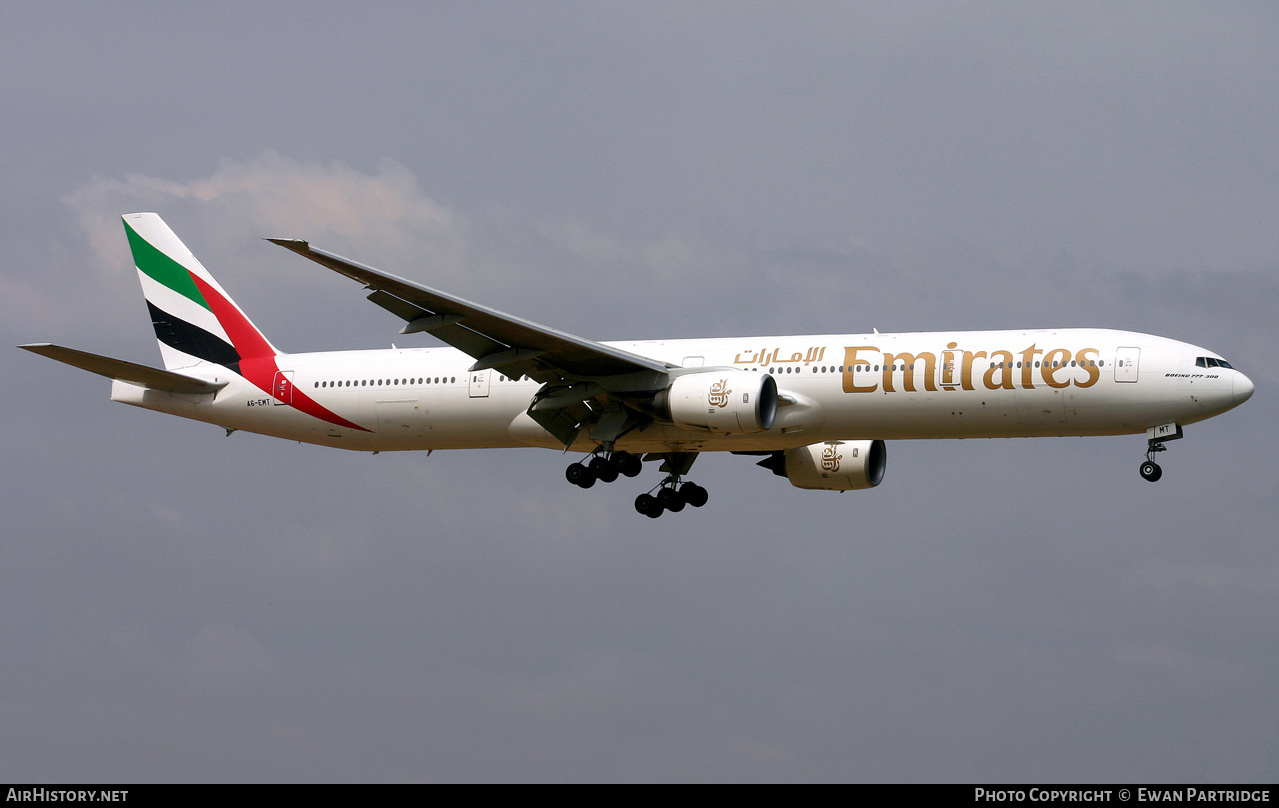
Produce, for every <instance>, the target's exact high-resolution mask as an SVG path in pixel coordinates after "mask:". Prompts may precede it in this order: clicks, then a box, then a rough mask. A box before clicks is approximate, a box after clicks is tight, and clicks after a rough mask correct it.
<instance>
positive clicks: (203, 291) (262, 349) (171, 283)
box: [123, 213, 279, 373]
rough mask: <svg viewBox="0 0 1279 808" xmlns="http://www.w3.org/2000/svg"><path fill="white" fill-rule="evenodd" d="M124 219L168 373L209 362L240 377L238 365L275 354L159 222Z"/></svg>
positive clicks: (137, 216) (138, 216) (149, 217)
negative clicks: (225, 368) (228, 369)
mask: <svg viewBox="0 0 1279 808" xmlns="http://www.w3.org/2000/svg"><path fill="white" fill-rule="evenodd" d="M123 218H124V232H125V233H126V234H127V235H128V237H129V247H130V249H132V251H133V263H134V264H135V265H136V266H137V268H138V280H140V281H141V282H142V294H143V295H144V296H145V297H146V299H147V309H148V310H149V311H150V312H151V322H152V324H153V325H154V326H155V336H156V338H157V339H158V340H159V341H160V353H161V355H162V356H163V357H164V366H165V367H166V368H167V369H169V370H175V369H177V368H186V367H191V366H192V365H198V364H200V363H201V362H211V363H213V364H216V365H222V366H224V367H227V368H230V369H231V370H232V371H235V372H237V373H240V372H241V370H240V363H241V362H243V361H245V360H260V359H268V358H273V357H275V355H276V354H278V353H279V351H277V350H276V349H275V348H274V346H272V345H271V343H270V342H268V341H267V339H266V337H265V336H263V335H262V332H261V331H259V330H258V329H257V327H256V326H254V325H253V323H252V322H250V321H249V318H248V317H247V316H245V314H244V312H243V311H241V310H240V307H239V306H237V305H236V304H235V301H233V300H232V299H231V297H230V296H229V295H228V294H227V293H226V292H224V291H223V290H222V287H221V286H219V285H218V282H217V281H216V280H214V279H213V276H212V275H210V274H209V272H208V270H206V269H205V268H204V267H203V266H202V265H201V264H200V262H199V261H198V260H196V257H195V256H194V255H192V254H191V251H190V250H188V249H187V247H186V245H185V244H183V243H182V241H181V240H180V239H179V238H178V237H177V235H175V234H174V232H173V231H172V230H170V229H169V226H168V225H167V224H165V223H164V220H163V219H161V218H160V217H159V216H157V215H156V214H154V213H130V214H127V215H125V216H124V217H123Z"/></svg>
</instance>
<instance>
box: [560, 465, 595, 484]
mask: <svg viewBox="0 0 1279 808" xmlns="http://www.w3.org/2000/svg"><path fill="white" fill-rule="evenodd" d="M564 477H565V479H567V480H568V481H569V482H570V483H572V484H573V485H576V486H577V487H578V488H590V487H591V486H592V485H595V475H594V474H593V473H592V472H591V470H590V469H589V468H587V467H586V466H583V465H582V464H581V463H574V464H573V465H571V466H569V467H568V468H566V469H564Z"/></svg>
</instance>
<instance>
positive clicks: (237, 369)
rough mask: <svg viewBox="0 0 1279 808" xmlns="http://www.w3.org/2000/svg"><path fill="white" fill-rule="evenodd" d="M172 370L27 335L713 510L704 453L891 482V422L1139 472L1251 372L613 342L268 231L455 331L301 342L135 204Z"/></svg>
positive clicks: (118, 367) (310, 412) (392, 442)
mask: <svg viewBox="0 0 1279 808" xmlns="http://www.w3.org/2000/svg"><path fill="white" fill-rule="evenodd" d="M123 220H124V229H125V234H126V236H127V238H128V241H129V246H130V248H131V250H132V253H133V260H134V263H135V265H136V267H137V270H138V278H139V280H140V282H141V284H142V291H143V296H144V297H145V299H146V304H147V308H148V310H149V311H150V315H151V322H152V325H153V326H154V328H155V334H156V337H157V339H158V341H159V344H160V353H161V356H162V358H163V361H164V369H159V368H153V367H149V366H146V365H140V364H136V363H133V362H127V361H124V360H120V359H112V358H109V357H105V356H99V355H97V354H92V353H87V352H84V351H79V350H74V349H71V348H65V347H61V346H58V345H53V344H49V343H37V344H29V345H21V346H18V347H21V348H24V349H26V350H28V351H31V352H33V353H36V354H40V355H42V356H46V357H48V358H50V359H56V360H58V361H59V362H64V363H66V364H69V365H73V366H75V367H78V368H82V369H84V370H88V371H91V372H93V373H96V374H99V375H101V376H105V377H107V378H109V379H111V380H112V381H111V399H112V400H113V401H119V402H123V403H125V404H131V405H134V406H137V407H143V408H145V409H149V410H157V411H159V412H165V413H169V414H171V415H177V416H180V417H183V418H190V419H193V420H197V421H207V422H209V423H212V424H216V425H218V426H220V427H222V428H224V429H225V430H226V433H227V435H231V434H232V433H233V432H236V431H239V430H242V431H245V432H254V433H258V434H262V435H270V436H274V437H278V438H285V439H288V440H296V441H301V442H305V443H313V444H318V445H321V446H331V447H335V448H340V449H349V450H354V451H368V452H373V453H377V452H382V451H395V450H404V451H408V450H423V449H424V450H426V451H427V453H428V455H429V454H430V452H432V451H434V450H436V449H477V448H508V447H522V446H537V447H545V448H550V449H558V450H561V451H563V452H578V453H585V455H584V457H583V459H582V460H579V461H576V462H574V463H572V464H571V465H569V466H568V468H567V469H566V471H565V476H566V478H567V479H568V481H569V482H571V483H573V484H575V485H577V486H579V487H581V488H590V487H592V486H593V485H594V484H595V483H596V482H597V481H599V482H603V483H611V482H614V481H616V480H617V479H618V477H619V476H625V477H635V476H637V475H638V474H640V472H641V470H642V466H643V463H644V461H653V462H656V461H661V465H660V467H659V471H660V472H662V473H664V474H665V476H664V477H663V478H661V480H660V481H659V482H658V484H657V485H655V486H653V487H652V488H650V489H648V491H646V492H644V493H641V494H640V495H639V496H637V497H636V499H635V510H636V511H638V512H639V513H641V514H643V515H645V516H648V517H651V518H657V517H659V516H661V515H662V514H663V513H665V512H667V511H670V512H679V511H682V510H683V509H684V507H685V506H691V507H701V506H703V505H705V504H706V502H707V500H708V496H709V495H708V493H707V491H706V489H705V488H703V487H702V486H700V485H698V484H697V483H695V482H693V481H691V480H690V479H688V474H689V470H690V468H691V466H692V465H693V462H694V461H695V460H696V459H697V457H698V455H699V454H700V453H702V452H719V451H727V452H732V453H734V454H740V455H749V456H757V457H759V458H761V459H760V460H759V461H758V462H757V465H759V466H762V467H764V468H765V469H767V470H769V471H771V472H773V473H774V474H776V475H778V476H782V477H786V478H787V479H788V480H789V482H790V483H791V484H792V485H794V486H797V487H799V488H804V489H815V490H828V491H850V490H864V489H870V488H874V487H876V486H878V485H879V484H880V482H882V480H883V478H884V473H885V469H886V465H887V452H886V449H885V441H887V440H913V439H941V438H998V437H1047V436H1084V435H1125V434H1140V433H1145V435H1146V438H1147V448H1146V459H1145V461H1144V462H1142V464H1141V469H1140V471H1141V476H1142V477H1143V478H1144V479H1146V480H1149V481H1151V482H1154V481H1157V480H1158V479H1159V478H1160V477H1161V476H1162V474H1163V471H1162V469H1161V468H1160V466H1159V465H1158V464H1157V463H1156V462H1155V455H1156V454H1157V453H1159V452H1162V451H1164V450H1165V449H1166V448H1167V447H1165V446H1164V443H1166V442H1168V441H1171V440H1175V439H1177V438H1180V437H1182V436H1183V427H1184V426H1185V425H1188V424H1192V423H1195V422H1197V421H1202V420H1204V419H1206V418H1211V417H1212V416H1215V415H1219V414H1221V413H1223V412H1225V411H1227V410H1229V409H1232V408H1234V407H1236V406H1238V405H1240V404H1242V403H1243V402H1244V401H1247V400H1248V398H1249V397H1250V396H1251V395H1252V392H1253V383H1252V382H1251V381H1250V380H1249V379H1248V377H1247V376H1245V375H1244V374H1243V373H1241V372H1240V371H1238V370H1236V369H1234V368H1233V367H1231V365H1230V364H1229V363H1228V362H1226V360H1225V359H1223V358H1222V357H1221V356H1220V355H1218V354H1216V353H1213V352H1212V351H1209V350H1206V349H1204V348H1199V347H1196V346H1194V345H1190V344H1188V343H1185V342H1178V341H1175V340H1172V339H1166V338H1163V337H1157V336H1151V335H1148V334H1138V333H1133V332H1129V331H1116V330H1108V329H1094V328H1059V329H1027V330H1005V331H962V332H961V331H954V332H948V331H941V332H918V333H898V334H891V333H879V331H877V330H876V331H873V332H872V333H870V334H823V335H808V336H759V337H734V338H715V339H680V340H647V341H646V340H640V341H631V342H595V341H592V340H589V339H584V338H582V337H577V336H574V335H572V334H567V333H564V332H563V331H558V330H556V329H553V328H548V327H547V326H543V325H538V324H537V323H534V322H530V321H528V320H524V319H521V318H519V317H514V316H512V315H509V314H504V313H502V312H500V311H497V310H495V309H491V308H488V307H486V306H482V305H480V304H478V303H472V302H470V301H468V300H464V299H462V298H460V297H456V296H454V295H450V294H447V293H445V292H441V291H438V290H436V289H432V288H429V287H427V286H423V285H421V284H418V283H415V282H413V281H410V280H406V279H404V278H399V277H396V276H394V275H389V274H386V273H384V272H380V271H379V270H377V269H374V268H372V267H369V266H365V265H363V264H359V263H356V262H354V261H351V260H348V259H346V258H343V257H341V256H339V255H335V254H333V253H330V252H325V251H324V250H320V249H317V248H315V247H312V246H311V245H310V244H309V243H308V242H306V241H300V240H294V239H279V238H272V239H268V241H271V242H272V243H274V244H278V245H280V246H281V247H284V248H286V249H288V250H291V251H292V252H295V253H297V254H298V255H301V256H303V257H305V258H309V259H310V260H312V261H315V262H316V263H318V264H320V265H322V266H325V267H327V268H329V269H331V270H333V271H335V272H338V273H340V274H342V275H344V276H346V277H347V278H350V279H351V280H354V281H356V282H357V283H360V284H362V285H363V286H364V288H365V289H366V290H369V294H368V299H369V300H371V301H373V302H374V303H376V304H377V305H378V306H380V307H381V308H383V309H385V310H386V311H388V312H390V313H391V314H393V315H395V316H396V317H398V318H399V319H400V320H402V321H403V323H404V325H403V327H402V328H400V330H399V333H400V334H405V335H409V334H419V333H424V334H429V335H431V336H433V337H435V338H436V339H438V340H440V341H441V342H443V343H445V345H446V346H448V347H425V348H418V347H413V348H397V347H394V346H392V348H391V349H390V350H362V351H337V352H324V353H295V354H289V353H284V352H282V351H280V350H279V349H277V348H276V347H275V346H274V345H272V344H271V342H270V341H269V340H267V338H266V337H265V336H264V335H263V333H262V332H261V331H259V330H258V328H257V327H256V326H254V325H253V323H252V322H251V321H250V320H249V318H248V317H247V316H246V315H245V314H244V312H243V311H242V310H241V309H240V307H239V306H237V305H236V303H235V302H234V301H233V300H232V299H231V297H230V296H229V295H228V294H227V293H226V292H225V291H224V290H223V289H222V287H221V286H220V285H219V284H218V282H217V281H216V280H214V278H213V276H212V275H211V274H209V272H208V271H207V270H206V269H205V268H204V266H203V265H201V264H200V262H199V261H198V260H197V259H196V258H195V256H194V255H192V253H191V251H190V250H189V249H187V247H186V245H184V244H183V243H182V241H181V240H179V238H178V237H177V235H176V234H174V232H173V231H172V230H171V229H170V228H169V227H168V225H166V224H165V223H164V221H163V220H162V219H161V218H160V217H159V216H158V215H156V214H155V213H131V214H128V215H125V216H124V217H123Z"/></svg>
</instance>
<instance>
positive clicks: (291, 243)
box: [263, 238, 311, 252]
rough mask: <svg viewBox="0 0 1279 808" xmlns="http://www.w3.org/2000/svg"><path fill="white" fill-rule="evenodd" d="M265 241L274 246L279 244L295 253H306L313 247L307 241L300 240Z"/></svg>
mask: <svg viewBox="0 0 1279 808" xmlns="http://www.w3.org/2000/svg"><path fill="white" fill-rule="evenodd" d="M263 241H269V242H271V243H272V244H278V245H280V246H281V247H283V248H284V249H286V250H292V251H293V252H306V251H307V250H309V249H311V245H310V243H309V242H307V241H306V240H305V239H300V238H268V239H263Z"/></svg>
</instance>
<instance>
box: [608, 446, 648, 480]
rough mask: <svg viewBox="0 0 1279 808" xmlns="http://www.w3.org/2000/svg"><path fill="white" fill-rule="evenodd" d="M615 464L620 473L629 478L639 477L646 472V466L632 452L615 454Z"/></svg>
mask: <svg viewBox="0 0 1279 808" xmlns="http://www.w3.org/2000/svg"><path fill="white" fill-rule="evenodd" d="M613 464H614V465H615V466H617V470H618V471H620V472H621V473H622V474H624V475H626V476H627V477H638V476H639V473H640V472H641V471H643V470H644V464H643V463H642V462H640V459H639V458H638V457H636V456H635V455H633V454H631V453H630V452H614V453H613Z"/></svg>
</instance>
